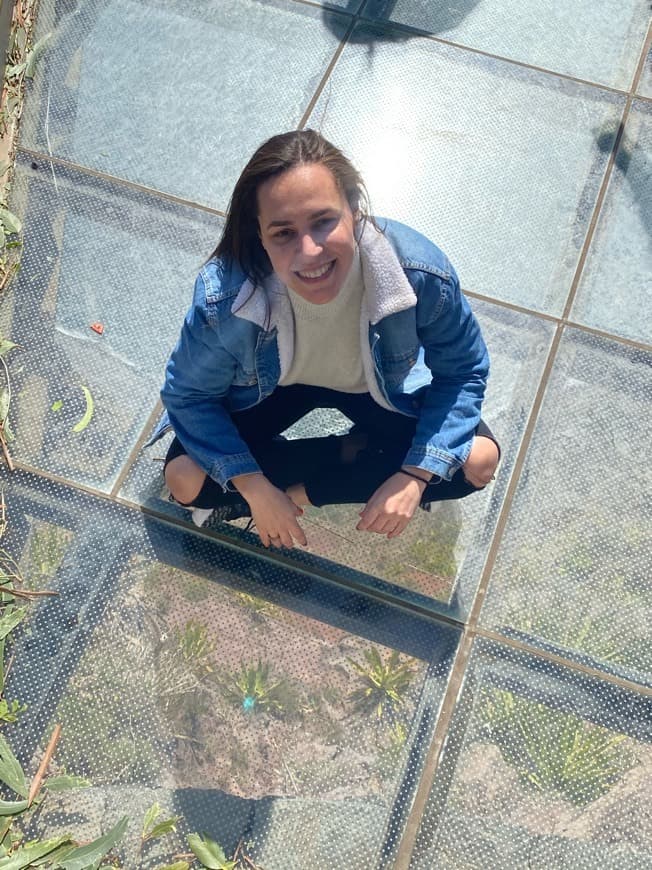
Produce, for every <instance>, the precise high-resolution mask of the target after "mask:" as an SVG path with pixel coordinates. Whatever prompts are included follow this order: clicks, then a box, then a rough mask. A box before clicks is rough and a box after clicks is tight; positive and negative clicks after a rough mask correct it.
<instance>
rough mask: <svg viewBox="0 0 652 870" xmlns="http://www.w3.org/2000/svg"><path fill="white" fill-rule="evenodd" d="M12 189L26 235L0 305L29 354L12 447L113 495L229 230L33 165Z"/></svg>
mask: <svg viewBox="0 0 652 870" xmlns="http://www.w3.org/2000/svg"><path fill="white" fill-rule="evenodd" d="M12 194H13V205H12V208H13V209H14V211H16V212H17V213H18V214H19V215H20V216H21V217H22V220H23V225H24V234H25V237H26V238H27V239H28V243H26V245H25V250H24V251H23V255H22V262H21V268H20V272H19V273H18V276H17V278H16V280H15V281H14V283H13V285H12V288H11V290H10V291H9V292H8V293H6V294H5V297H4V298H3V300H2V308H1V310H0V331H1V333H2V335H3V336H6V337H7V338H11V340H12V341H14V342H17V343H18V344H20V345H21V350H20V351H14V353H13V356H12V360H11V373H12V375H11V380H12V394H13V398H12V405H11V408H12V420H13V421H14V423H13V428H14V430H15V434H16V441H15V444H14V445H13V446H12V450H13V452H14V455H15V457H16V458H17V459H20V460H21V461H23V462H26V463H28V464H29V465H31V466H33V467H36V468H39V469H43V470H44V471H50V472H53V473H55V474H58V475H61V476H63V477H66V478H69V479H71V480H74V481H77V482H80V483H84V484H88V485H90V486H94V487H97V488H100V489H104V490H109V489H110V487H111V485H112V483H113V482H114V480H115V479H116V477H117V474H118V472H119V469H120V467H121V466H122V464H123V463H124V462H126V460H127V458H128V455H129V451H130V450H131V449H132V447H133V446H134V445H135V442H136V439H137V438H138V435H139V434H140V432H141V430H142V428H143V426H144V425H145V423H146V421H147V419H148V417H149V415H150V414H151V413H152V410H153V409H154V406H155V403H156V399H157V397H158V393H159V390H160V387H161V384H162V383H163V376H164V368H165V362H166V360H167V357H168V355H169V353H170V351H171V349H172V347H173V346H174V343H175V341H176V339H177V336H178V334H179V330H180V328H181V324H182V321H183V316H184V314H185V311H186V309H187V307H188V305H189V304H190V302H191V300H192V288H193V284H194V280H195V277H196V273H197V271H198V269H199V267H200V266H201V263H202V259H203V257H204V256H206V254H208V253H209V252H210V250H211V248H212V246H213V245H214V244H215V239H216V237H217V235H218V233H219V231H220V228H221V222H220V219H219V218H217V217H215V216H213V215H209V214H206V213H204V212H201V211H198V210H194V209H190V208H187V207H185V206H180V205H176V204H172V203H170V202H168V201H166V200H163V199H159V198H157V197H152V196H149V195H146V194H143V193H140V192H135V191H133V190H130V189H128V188H125V187H122V186H117V185H113V184H111V183H109V182H104V181H100V180H97V179H94V178H91V177H89V176H87V175H80V174H78V173H77V172H75V171H72V170H68V169H64V168H62V167H59V166H57V167H51V166H49V165H48V164H47V163H46V162H41V161H38V162H37V161H35V160H29V159H28V158H25V157H20V158H19V161H18V167H17V174H16V178H15V180H14V184H13V191H12ZM98 323H99V324H100V325H101V328H102V329H103V332H102V334H101V335H100V334H98V333H97V332H95V331H94V330H93V329H92V326H93V324H98ZM89 414H90V416H87V415H89ZM80 427H81V428H80Z"/></svg>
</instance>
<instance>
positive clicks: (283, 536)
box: [231, 474, 308, 547]
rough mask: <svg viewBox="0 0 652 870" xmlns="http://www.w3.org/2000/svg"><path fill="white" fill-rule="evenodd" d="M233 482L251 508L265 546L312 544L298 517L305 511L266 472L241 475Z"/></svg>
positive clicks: (257, 529)
mask: <svg viewBox="0 0 652 870" xmlns="http://www.w3.org/2000/svg"><path fill="white" fill-rule="evenodd" d="M231 483H232V484H233V485H234V486H235V488H236V489H237V490H238V492H239V493H240V495H241V496H242V497H243V498H244V499H245V500H246V502H247V504H248V505H249V507H250V508H251V516H252V518H253V521H254V523H255V525H256V531H257V532H258V535H259V537H260V540H261V543H262V545H263V546H264V547H269V546H270V544H271V545H272V546H273V547H293V546H294V543H295V541H296V543H298V544H301V546H303V547H305V546H306V545H307V543H308V541H307V539H306V536H305V534H304V532H303V529H302V528H301V526H300V525H299V523H298V522H297V517H300V516H301V515H302V514H303V510H302V509H301V508H300V507H297V505H295V503H294V502H293V501H292V499H291V498H290V497H289V496H288V495H286V494H285V493H284V492H283V490H281V489H278V487H276V486H274V484H273V483H271V482H270V481H269V480H268V479H267V478H266V477H265V476H264V475H263V474H240V475H238V476H237V477H233V478H232V479H231Z"/></svg>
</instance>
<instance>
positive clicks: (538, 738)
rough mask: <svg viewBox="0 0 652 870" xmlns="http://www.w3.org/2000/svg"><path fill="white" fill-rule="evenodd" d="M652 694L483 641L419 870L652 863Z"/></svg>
mask: <svg viewBox="0 0 652 870" xmlns="http://www.w3.org/2000/svg"><path fill="white" fill-rule="evenodd" d="M651 722H652V697H651V696H650V695H647V696H645V695H639V694H637V693H636V692H634V691H631V690H628V689H626V688H621V687H619V686H617V685H614V684H611V683H608V682H606V681H602V680H599V679H595V678H590V677H587V676H585V675H582V674H580V673H577V672H571V671H568V670H566V669H565V668H560V667H559V666H558V665H555V664H553V663H551V662H548V661H546V660H544V659H542V658H538V657H535V656H529V655H526V654H523V653H518V652H515V651H513V650H508V649H507V648H503V647H499V646H497V645H494V644H491V643H488V642H486V641H476V644H475V649H474V652H473V654H472V657H471V660H470V662H469V665H468V667H467V672H466V683H465V686H464V688H463V691H462V693H461V695H460V697H459V699H458V702H457V708H456V711H455V715H454V718H453V721H452V724H451V726H450V728H449V731H448V738H447V741H446V745H445V747H444V752H443V757H442V758H441V760H440V765H439V768H438V770H437V774H436V777H435V781H434V784H433V788H432V790H431V792H430V796H429V798H428V802H427V805H426V810H425V814H424V816H423V819H422V823H421V828H420V830H419V834H418V837H417V841H416V847H415V849H414V852H413V855H412V861H411V863H410V870H431V868H433V867H437V868H456V870H457V868H459V870H461V868H468V867H474V868H475V867H477V868H480V867H483V868H484V867H494V868H496V870H513V868H516V867H518V868H521V867H522V868H531V870H549V868H551V867H554V868H559V870H571V868H573V870H594V868H596V867H600V868H604V870H607V868H609V870H620V868H627V870H642V868H644V867H649V866H651V865H652V848H651V844H652V815H651V814H650V806H649V784H650V777H651V776H652V746H651V745H650V744H651V742H652V728H651V725H650V723H651Z"/></svg>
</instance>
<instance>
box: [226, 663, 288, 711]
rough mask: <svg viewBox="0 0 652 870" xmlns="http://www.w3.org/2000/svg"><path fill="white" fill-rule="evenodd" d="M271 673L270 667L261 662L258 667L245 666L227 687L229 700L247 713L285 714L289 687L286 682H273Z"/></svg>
mask: <svg viewBox="0 0 652 870" xmlns="http://www.w3.org/2000/svg"><path fill="white" fill-rule="evenodd" d="M269 671H270V669H269V665H268V664H267V663H263V662H261V661H260V660H259V661H258V664H257V665H253V664H250V665H243V666H242V668H241V669H240V672H239V673H237V674H235V676H234V677H232V679H231V680H229V681H228V682H227V683H226V685H225V688H224V694H225V696H226V698H227V700H229V701H231V703H234V704H237V705H238V706H241V707H242V709H243V710H244V711H245V713H254V712H256V711H258V710H260V711H263V710H264V711H266V712H268V713H281V712H283V710H284V708H285V703H284V702H285V696H286V695H287V685H286V683H285V681H284V680H276V681H272V680H271V679H270V673H269Z"/></svg>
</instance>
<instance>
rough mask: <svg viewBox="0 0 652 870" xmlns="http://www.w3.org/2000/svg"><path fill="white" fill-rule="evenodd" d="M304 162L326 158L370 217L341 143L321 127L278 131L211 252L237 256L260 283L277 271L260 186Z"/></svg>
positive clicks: (247, 177) (356, 206) (248, 172)
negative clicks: (263, 227)
mask: <svg viewBox="0 0 652 870" xmlns="http://www.w3.org/2000/svg"><path fill="white" fill-rule="evenodd" d="M302 163H321V164H323V165H324V166H326V168H327V169H330V171H331V172H332V173H333V177H334V178H335V182H336V184H337V186H338V188H339V189H340V190H341V191H342V193H343V194H344V196H345V198H346V200H347V202H348V204H349V208H350V209H351V211H352V212H353V214H354V215H355V214H356V213H357V214H358V215H359V216H360V217H361V218H363V219H369V214H368V212H369V196H368V194H367V189H366V187H365V184H364V182H363V180H362V177H361V175H360V173H359V172H358V171H357V169H356V168H355V167H354V166H353V164H352V163H351V161H350V160H349V159H348V158H347V157H345V156H344V154H342V152H341V151H340V150H339V148H336V147H335V146H334V145H332V144H331V143H330V142H329V141H328V140H327V139H324V137H323V136H322V135H321V133H317V132H315V130H292V131H290V132H289V133H281V134H279V135H278V136H272V138H271V139H268V140H267V141H266V142H264V143H263V144H262V145H261V146H260V147H259V148H258V150H257V151H256V153H255V154H254V155H253V157H252V158H251V159H250V160H249V162H248V163H247V165H246V166H245V168H244V169H243V170H242V173H241V175H240V178H238V180H237V182H236V185H235V187H234V189H233V194H232V195H231V201H230V202H229V207H228V210H227V216H226V225H225V227H224V231H223V233H222V238H221V239H220V242H219V244H218V246H217V248H215V250H214V251H213V253H212V254H211V257H229V258H231V259H233V260H235V261H237V262H238V263H239V264H240V266H241V267H242V269H243V270H244V272H245V273H246V275H247V277H248V278H249V280H250V281H251V282H252V283H253V284H254V285H255V284H257V283H258V282H260V281H262V279H263V278H265V277H266V276H267V275H269V274H270V273H271V272H272V264H271V263H270V261H269V257H268V256H267V254H266V252H265V249H264V248H263V246H262V244H261V241H260V236H259V235H258V188H259V186H260V185H261V184H262V183H263V182H264V181H267V179H268V178H273V177H274V176H275V175H280V174H281V173H282V172H286V171H287V170H288V169H292V168H294V167H295V166H299V165H300V164H302Z"/></svg>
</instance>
